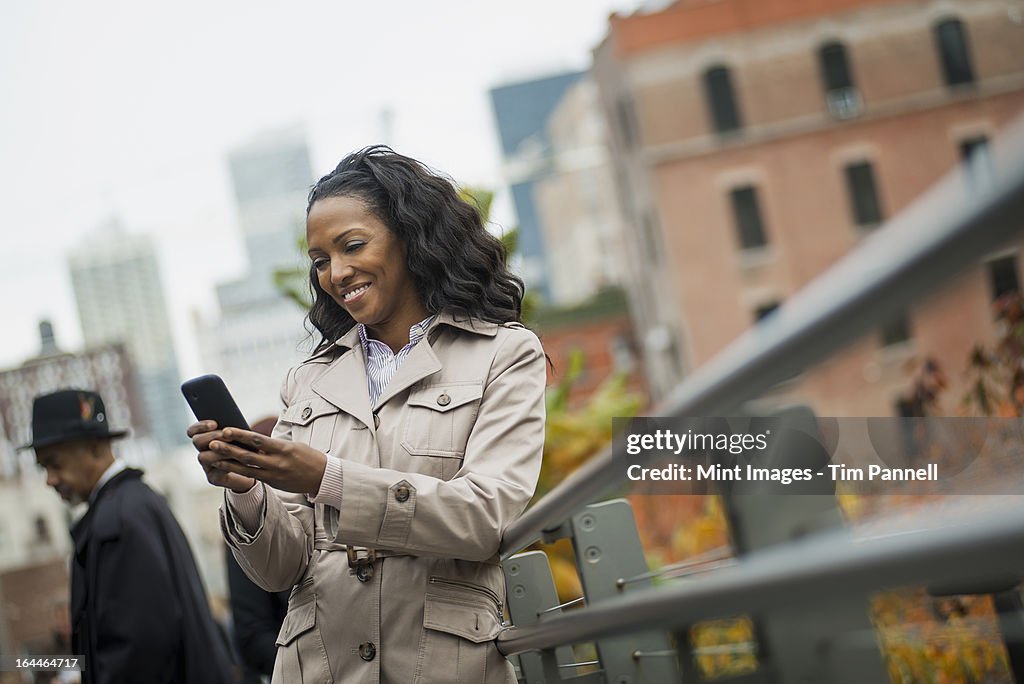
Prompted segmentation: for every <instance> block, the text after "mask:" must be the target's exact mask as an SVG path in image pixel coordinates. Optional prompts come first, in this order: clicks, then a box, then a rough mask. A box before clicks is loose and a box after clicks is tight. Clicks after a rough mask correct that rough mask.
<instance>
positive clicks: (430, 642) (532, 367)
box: [221, 314, 546, 684]
mask: <svg viewBox="0 0 1024 684" xmlns="http://www.w3.org/2000/svg"><path fill="white" fill-rule="evenodd" d="M337 344H338V346H339V347H341V350H342V353H341V354H340V355H339V356H337V357H336V358H334V359H333V360H332V359H331V358H329V357H327V356H326V355H319V356H315V357H313V358H311V359H308V360H307V361H305V362H304V363H302V364H300V365H299V366H297V367H296V368H294V369H292V370H291V371H290V372H289V373H288V376H287V378H286V380H285V383H284V386H283V388H282V399H283V401H284V405H285V408H284V412H283V413H282V414H281V417H280V419H279V421H278V424H277V427H276V428H275V431H274V436H275V437H278V438H282V439H291V440H294V441H297V442H305V443H307V444H310V445H311V446H313V447H315V448H317V449H320V450H322V451H324V452H325V453H327V454H328V457H329V458H336V459H341V469H342V493H341V497H340V502H339V504H340V505H339V506H337V507H335V506H332V505H324V504H319V503H318V504H316V505H313V504H311V503H310V502H309V501H308V499H307V498H306V497H305V496H302V495H296V494H288V493H284V492H279V491H276V490H273V489H271V488H269V487H268V488H267V489H266V493H267V496H266V505H265V509H264V512H263V516H262V522H261V525H260V527H259V529H258V530H256V531H255V533H254V534H249V533H247V532H246V530H245V529H244V527H243V526H242V525H241V524H240V523H239V522H238V520H237V519H236V518H235V516H234V515H233V513H232V511H231V509H230V507H228V506H227V505H225V506H224V507H223V508H222V509H221V523H222V529H223V531H224V535H225V538H226V540H227V542H228V544H229V545H230V546H231V548H232V550H233V552H234V554H235V557H236V558H237V559H238V561H239V563H240V564H241V566H242V568H243V569H244V570H245V571H246V574H248V575H249V577H251V578H252V579H253V581H255V582H256V583H257V584H258V585H260V586H261V587H263V588H264V589H266V590H268V591H281V590H284V589H292V594H291V598H290V599H289V604H288V614H287V617H286V618H285V621H284V624H283V626H282V627H281V631H280V634H279V636H278V639H277V644H278V652H277V661H276V665H275V669H274V677H273V682H274V684H296V683H298V682H302V683H303V684H310V683H313V682H353V683H355V682H360V683H365V682H401V683H402V684H405V683H408V682H424V683H426V682H465V683H467V684H468V683H472V684H478V683H481V682H503V683H504V682H514V681H515V677H514V673H513V669H512V667H511V665H510V663H509V662H508V661H507V660H506V659H505V658H503V657H502V656H501V654H500V653H499V652H498V650H497V648H496V647H495V644H494V638H495V636H496V635H497V634H498V632H499V630H500V629H501V624H502V604H503V601H504V596H505V583H504V577H503V574H502V571H501V568H500V566H499V565H498V559H497V551H498V545H499V542H500V540H501V535H502V531H503V530H504V529H505V528H506V527H507V526H508V525H509V523H511V522H512V521H513V520H515V519H516V518H517V517H518V516H519V515H520V514H521V513H522V511H523V509H524V508H525V506H526V504H527V502H528V501H529V499H530V497H531V496H532V495H533V492H534V487H535V486H536V483H537V477H538V475H539V472H540V463H541V453H542V451H543V443H544V385H545V372H546V368H545V357H544V353H543V350H542V349H541V345H540V342H539V341H538V339H537V337H536V336H535V335H534V334H533V333H532V332H530V331H529V330H527V329H525V328H523V327H522V326H520V325H519V324H506V325H494V324H488V323H482V322H479V321H472V322H470V321H456V320H454V319H453V318H452V317H451V316H448V315H445V314H440V315H438V317H437V318H436V319H435V320H434V322H433V323H432V324H431V327H430V329H429V330H428V332H427V335H426V337H425V338H424V339H423V340H422V341H421V342H420V343H419V344H417V345H416V346H415V347H413V349H412V350H411V351H410V352H409V355H408V356H407V357H406V359H405V361H404V362H403V364H402V365H401V367H400V368H399V370H398V372H397V373H396V374H395V377H394V378H393V379H392V381H391V382H390V384H389V385H388V386H387V388H385V390H384V392H383V393H382V394H381V396H380V399H379V401H378V402H377V405H376V406H370V403H369V396H368V392H367V381H366V370H365V365H364V357H363V349H362V346H361V345H360V344H359V339H358V336H357V331H356V329H355V328H353V329H352V330H351V331H350V332H349V333H348V334H346V335H345V336H344V337H342V339H341V340H339V341H338V343H337ZM371 553H372V554H373V555H374V556H375V557H376V558H375V560H373V561H372V562H370V561H369V560H366V558H367V556H369V555H370V554H371ZM350 556H351V557H352V561H354V562H350Z"/></svg>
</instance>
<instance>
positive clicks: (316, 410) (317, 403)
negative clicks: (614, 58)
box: [281, 397, 340, 425]
mask: <svg viewBox="0 0 1024 684" xmlns="http://www.w3.org/2000/svg"><path fill="white" fill-rule="evenodd" d="M338 411H340V409H339V408H338V407H337V406H335V405H334V404H332V403H331V402H329V401H327V400H326V399H322V398H320V397H306V398H305V399H300V400H299V401H296V402H295V403H294V404H292V405H291V406H289V407H288V408H286V409H285V410H284V413H282V414H281V422H282V423H291V424H292V425H309V424H310V423H312V422H313V421H314V420H316V419H317V418H319V417H320V416H326V415H328V414H331V413H338Z"/></svg>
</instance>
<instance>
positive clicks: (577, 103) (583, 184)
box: [533, 76, 625, 306]
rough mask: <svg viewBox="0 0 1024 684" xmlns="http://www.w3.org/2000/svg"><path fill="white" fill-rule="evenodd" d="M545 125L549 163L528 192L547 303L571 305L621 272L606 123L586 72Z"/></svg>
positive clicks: (618, 278)
mask: <svg viewBox="0 0 1024 684" xmlns="http://www.w3.org/2000/svg"><path fill="white" fill-rule="evenodd" d="M544 130H545V133H546V135H547V139H548V141H549V147H548V149H549V153H548V154H549V163H548V164H547V165H546V171H545V173H544V175H543V176H540V177H538V178H537V179H536V180H535V181H534V185H533V198H534V204H535V205H536V209H537V217H538V219H539V221H538V222H539V225H540V228H541V232H542V234H543V236H544V244H545V251H546V253H547V261H548V265H549V267H548V269H547V282H548V288H549V290H550V293H551V301H552V302H553V303H555V304H557V305H558V306H575V305H578V304H580V303H582V302H584V301H586V300H588V299H590V298H591V297H593V296H594V295H596V294H597V293H598V292H600V291H601V290H604V289H607V288H610V287H613V286H618V285H619V284H620V283H621V282H622V280H623V278H624V276H625V267H624V265H623V264H622V261H621V258H620V254H621V252H622V234H623V226H622V219H621V214H620V211H619V207H618V204H617V202H616V196H615V178H614V174H613V172H612V166H611V160H610V155H609V153H608V146H607V142H606V137H607V134H606V127H605V123H604V118H603V117H602V116H601V109H600V106H599V104H598V92H597V86H596V84H595V83H594V82H593V80H592V79H591V78H590V77H589V76H584V77H583V78H580V79H579V80H577V81H576V82H574V83H573V84H572V85H571V86H569V88H568V89H567V90H566V92H565V94H564V95H563V97H562V99H561V101H559V103H558V104H557V105H556V106H555V108H554V109H553V110H552V112H551V114H550V116H549V117H548V120H547V123H546V125H545V127H544ZM567 264H572V268H566V265H567Z"/></svg>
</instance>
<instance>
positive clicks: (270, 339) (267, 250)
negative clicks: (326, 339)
mask: <svg viewBox="0 0 1024 684" xmlns="http://www.w3.org/2000/svg"><path fill="white" fill-rule="evenodd" d="M228 164H229V170H230V173H231V181H232V185H233V187H234V194H235V201H236V204H237V207H238V217H239V224H240V227H241V230H242V239H243V244H244V248H245V253H246V256H247V257H248V262H249V267H248V271H247V272H246V274H245V276H244V277H242V278H240V279H238V280H235V281H232V282H227V283H222V284H220V285H218V286H217V301H218V304H219V305H220V318H219V319H218V320H216V321H209V322H204V321H201V320H197V321H196V327H197V330H198V333H199V339H200V353H201V355H202V359H203V364H204V371H205V372H209V373H217V374H218V375H220V376H221V377H222V378H224V382H225V383H226V384H227V386H228V388H229V389H230V391H231V393H232V395H233V396H234V397H235V401H236V402H237V403H238V405H239V408H240V409H241V410H242V413H243V414H244V415H245V416H246V417H247V418H248V419H249V420H250V421H253V422H255V421H256V420H258V419H260V418H263V417H265V416H268V415H273V416H276V415H277V414H278V412H279V411H280V387H281V381H282V380H283V379H284V376H285V373H286V372H287V371H288V369H289V368H290V367H291V366H293V365H295V364H296V363H298V362H299V361H301V360H302V359H303V358H304V356H305V355H306V352H307V351H308V346H305V341H306V340H307V339H308V336H307V334H306V332H305V328H304V327H303V317H304V315H305V312H304V311H303V310H302V309H301V308H300V307H299V306H297V305H296V303H295V302H293V301H292V300H290V299H288V298H287V297H285V296H284V295H282V294H281V292H280V291H279V290H278V288H277V287H276V285H275V282H274V274H275V272H278V271H282V270H290V269H299V270H300V271H305V270H306V269H307V268H308V259H307V258H306V257H305V255H304V254H302V251H301V249H300V244H299V241H300V240H301V239H302V238H303V237H304V236H305V226H306V197H307V195H308V194H309V189H310V187H311V186H312V184H313V182H314V181H315V180H316V179H315V178H314V176H313V171H312V165H311V164H310V161H309V148H308V147H307V144H306V134H305V130H304V129H302V128H301V127H293V128H288V129H283V130H279V131H270V132H267V133H263V134H261V135H259V136H257V137H256V138H254V139H252V140H250V141H248V142H246V143H245V144H243V145H241V146H239V147H237V148H236V149H235V150H233V151H232V152H231V153H230V155H229V159H228Z"/></svg>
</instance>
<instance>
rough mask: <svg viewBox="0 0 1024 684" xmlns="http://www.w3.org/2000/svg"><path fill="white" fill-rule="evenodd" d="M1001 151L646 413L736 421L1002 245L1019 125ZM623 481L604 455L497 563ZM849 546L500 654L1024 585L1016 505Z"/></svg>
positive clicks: (749, 564) (768, 563) (559, 618)
mask: <svg viewBox="0 0 1024 684" xmlns="http://www.w3.org/2000/svg"><path fill="white" fill-rule="evenodd" d="M997 142H998V144H997V145H995V146H994V148H993V154H992V155H991V158H990V161H991V163H992V165H993V169H992V171H991V172H990V173H988V174H986V176H985V183H984V184H983V185H982V186H980V187H979V183H977V182H976V177H975V176H972V174H970V173H969V171H970V170H969V169H968V168H966V167H960V168H958V169H956V170H954V171H953V172H951V173H950V174H948V175H947V176H946V177H944V178H943V179H942V180H941V181H940V182H939V183H938V184H936V185H935V186H934V187H933V188H932V189H930V190H929V191H928V192H926V193H925V194H924V195H923V196H922V197H921V198H919V199H918V200H917V201H916V202H914V203H913V204H912V205H911V206H910V207H908V208H907V209H906V210H905V211H903V212H902V213H900V214H899V215H898V216H896V217H895V218H893V219H892V220H890V221H889V222H888V223H887V224H886V225H885V226H884V227H883V228H881V229H879V230H878V231H876V232H875V233H873V234H871V235H868V236H867V237H865V238H864V239H863V241H862V243H861V244H860V245H859V246H858V247H857V248H856V249H855V250H854V251H852V252H851V253H849V254H848V255H847V256H846V257H844V258H843V259H842V260H841V261H840V262H838V263H837V264H836V265H835V266H834V267H832V268H831V269H829V270H828V271H827V272H825V273H824V274H822V275H821V276H820V277H818V278H816V279H815V280H813V281H812V282H811V283H809V284H808V285H807V286H806V287H805V288H804V289H803V290H802V291H800V292H799V293H797V294H796V295H794V296H793V297H792V298H790V299H789V300H787V302H786V303H785V305H784V306H782V307H781V308H780V309H779V310H778V311H777V312H776V313H775V314H774V315H773V316H771V317H770V318H769V319H767V320H765V321H764V322H763V323H762V324H760V325H757V326H755V327H754V328H752V329H751V330H749V331H748V332H746V333H745V334H743V335H742V336H741V337H739V338H738V339H737V340H736V341H735V342H733V343H732V344H731V345H729V346H728V347H727V348H726V349H724V350H723V351H722V352H721V353H720V354H719V355H718V356H716V357H715V358H714V359H712V360H711V361H709V362H708V363H707V364H705V365H704V366H702V367H701V368H699V369H698V370H696V371H695V372H694V373H693V374H692V375H691V376H689V377H688V378H687V379H686V380H685V381H684V382H683V383H682V384H681V385H680V386H678V387H677V388H676V390H675V391H674V392H673V393H672V394H671V395H670V396H669V397H668V398H667V399H666V401H665V402H663V404H662V405H661V406H659V407H658V408H657V409H655V410H654V411H653V412H652V413H651V415H662V416H676V417H682V416H711V415H729V412H730V411H732V410H734V409H736V408H737V407H739V406H740V405H741V404H742V403H743V402H745V401H748V400H750V399H753V398H756V397H758V396H760V395H761V394H762V393H763V392H764V391H765V390H767V389H769V388H770V387H772V386H773V385H775V384H777V383H779V382H781V381H784V380H786V379H788V378H791V377H793V376H795V375H797V374H798V373H799V372H801V371H803V370H805V369H807V368H809V367H811V366H812V365H813V364H815V363H816V362H818V361H820V360H823V359H825V358H826V357H828V356H829V355H831V354H833V353H835V352H836V351H838V350H840V349H841V348H842V347H843V346H845V345H847V344H848V343H851V342H853V341H855V340H856V339H857V338H858V337H859V336H861V335H863V334H865V333H867V332H870V331H871V330H873V329H876V328H877V327H878V326H879V325H880V324H882V323H884V322H885V321H887V320H889V319H891V318H893V317H895V316H896V315H898V314H899V313H901V312H902V311H903V310H904V309H905V308H907V307H908V306H909V305H910V304H911V303H913V302H915V301H916V300H918V299H919V298H920V297H921V296H922V295H924V294H926V293H928V292H929V291H930V290H933V289H934V288H936V286H938V285H940V284H941V283H942V282H943V281H946V280H948V279H949V278H951V277H952V276H953V275H955V274H956V273H957V272H958V271H960V270H962V269H964V268H966V267H968V266H970V265H972V264H974V263H976V262H978V261H979V260H981V259H983V258H984V257H986V256H987V255H990V254H991V253H992V252H993V251H994V250H997V249H999V248H1001V247H1003V246H1005V245H1006V244H1007V243H1008V242H1009V241H1010V239H1011V238H1012V237H1013V236H1014V235H1015V234H1017V233H1019V232H1020V231H1022V229H1024V121H1018V122H1017V123H1016V124H1015V125H1014V126H1013V127H1011V129H1010V130H1008V131H1007V133H1006V134H1005V135H1003V136H1002V137H1001V138H1000V139H999V140H998V141H997ZM972 177H973V178H975V182H972ZM624 478H625V473H624V470H623V468H622V467H621V463H617V462H615V461H614V460H613V457H612V449H611V448H610V447H609V448H608V449H606V450H605V451H603V452H601V453H600V454H598V455H597V456H595V457H594V458H592V459H591V460H590V461H588V462H587V463H586V464H584V465H583V466H582V467H581V468H579V469H578V470H577V471H576V472H574V473H573V474H572V475H570V476H569V477H567V478H566V479H565V480H564V481H563V482H562V483H560V484H559V485H558V486H556V487H555V488H554V489H553V490H552V491H551V492H549V493H548V494H547V495H546V496H545V497H544V498H542V499H541V500H540V501H538V502H537V503H536V504H535V505H534V506H533V507H532V508H530V509H529V510H528V511H526V513H525V514H524V515H523V516H522V517H521V518H520V519H519V520H518V521H517V522H516V523H514V524H513V525H511V526H510V527H509V529H508V530H507V531H506V534H505V536H504V540H503V543H502V546H501V556H502V559H503V560H507V559H509V558H510V557H511V556H512V555H513V554H515V553H516V552H518V551H520V550H521V549H523V548H525V547H527V546H528V545H530V544H531V543H533V542H534V541H537V540H540V539H551V538H556V537H557V536H560V535H559V531H560V530H562V529H563V528H564V526H565V525H566V524H567V521H569V520H570V518H571V517H572V516H573V515H575V514H577V513H578V512H579V511H580V510H581V509H582V507H584V506H585V505H586V504H588V503H591V502H593V501H595V500H597V499H598V498H599V497H601V496H603V495H606V494H608V493H609V492H610V491H611V490H613V489H614V488H616V487H619V486H621V485H622V484H623V481H624ZM925 527H927V526H925ZM562 536H564V535H562ZM848 542H849V540H848V539H847V538H846V537H845V536H843V535H842V534H839V533H835V534H829V535H824V536H823V538H821V539H820V540H818V541H815V542H814V543H806V544H800V545H787V546H785V547H780V548H777V549H773V550H771V551H764V552H757V553H755V554H751V555H750V556H748V557H747V558H745V559H743V560H742V561H741V562H738V563H736V564H734V565H733V566H731V567H726V568H724V569H721V570H717V571H715V572H710V573H704V574H701V576H700V577H697V578H692V579H689V580H687V582H686V584H685V585H681V586H669V587H660V588H643V589H639V590H637V591H635V592H634V591H631V592H630V593H629V594H628V595H622V596H613V597H612V598H608V599H607V600H602V601H601V602H600V603H599V604H595V605H588V606H587V607H585V608H582V609H578V610H574V611H572V612H571V613H567V614H562V615H552V616H550V617H548V618H546V619H545V620H544V621H543V622H541V623H538V624H532V625H528V626H517V627H512V628H509V629H507V630H506V631H504V632H503V633H502V634H501V635H500V636H499V638H498V646H499V649H500V650H501V651H502V652H503V653H505V654H506V655H509V654H516V653H523V652H528V651H534V650H548V651H550V650H551V649H554V648H555V647H557V646H561V645H566V644H573V643H580V642H583V641H586V640H589V639H599V638H602V637H609V636H612V635H617V634H618V635H621V634H625V633H629V632H631V631H636V630H651V629H665V630H670V631H671V630H673V629H678V628H681V627H683V626H685V625H688V624H691V623H692V622H693V621H694V620H695V619H704V618H711V617H722V616H728V615H732V614H737V613H743V612H749V611H751V609H752V608H753V607H756V608H758V609H768V608H770V607H772V606H777V605H778V606H781V605H782V603H783V602H784V601H792V600H793V597H794V596H795V595H796V593H797V592H799V595H800V597H801V598H800V600H802V601H803V600H813V599H814V598H815V596H818V595H819V594H821V593H822V592H826V591H835V589H836V586H837V583H839V584H841V585H842V586H843V587H844V588H845V587H853V588H855V589H862V590H869V589H874V588H880V587H884V586H893V585H896V584H899V583H900V582H912V581H915V579H919V578H921V577H927V578H928V579H929V580H935V581H940V580H954V579H961V580H963V579H969V578H972V577H976V576H977V575H978V574H979V569H981V570H982V571H983V573H989V574H991V573H992V572H993V571H999V572H1006V573H1011V574H1016V573H1021V574H1016V576H1018V577H1019V576H1024V544H1022V542H1024V507H1022V506H1019V505H1015V506H1014V507H1012V508H1008V509H1005V510H1003V511H1001V512H1000V514H999V515H998V516H986V517H983V518H982V519H981V520H977V521H974V522H970V523H967V524H964V525H963V526H961V527H957V528H944V529H942V530H929V529H922V530H918V531H912V532H908V533H906V534H901V535H899V536H898V537H892V538H888V537H881V538H879V539H876V540H875V541H872V542H866V543H862V544H858V545H856V547H851V546H850V545H849V543H848Z"/></svg>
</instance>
